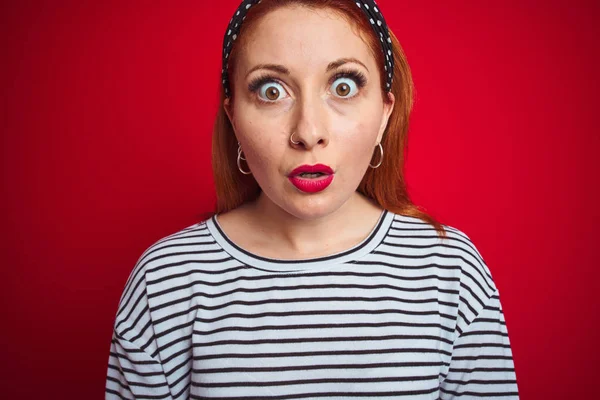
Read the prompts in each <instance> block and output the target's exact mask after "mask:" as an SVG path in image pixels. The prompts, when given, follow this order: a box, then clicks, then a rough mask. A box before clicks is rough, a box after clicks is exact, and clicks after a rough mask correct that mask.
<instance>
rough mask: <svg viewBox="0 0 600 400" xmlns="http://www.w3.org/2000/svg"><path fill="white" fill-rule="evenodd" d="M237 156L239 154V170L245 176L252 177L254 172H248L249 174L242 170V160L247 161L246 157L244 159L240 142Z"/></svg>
mask: <svg viewBox="0 0 600 400" xmlns="http://www.w3.org/2000/svg"><path fill="white" fill-rule="evenodd" d="M237 154H238V155H237V166H238V169H239V170H240V172H241V173H242V174H244V175H250V174H251V173H252V171H248V172H246V171H244V170H243V169H242V166H241V163H240V159H242V160H244V161H246V159H245V158H244V157H242V145H241V144H240V142H238V151H237Z"/></svg>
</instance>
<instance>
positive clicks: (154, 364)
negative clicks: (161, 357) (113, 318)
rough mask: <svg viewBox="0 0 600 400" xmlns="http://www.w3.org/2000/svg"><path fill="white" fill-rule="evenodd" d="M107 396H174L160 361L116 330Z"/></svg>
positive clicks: (168, 397)
mask: <svg viewBox="0 0 600 400" xmlns="http://www.w3.org/2000/svg"><path fill="white" fill-rule="evenodd" d="M105 399H107V400H108V399H136V400H137V399H172V397H171V392H170V390H169V386H168V383H167V379H166V377H165V373H164V371H163V368H162V366H161V364H160V363H159V362H158V361H157V360H156V359H154V358H152V357H151V356H150V355H149V354H148V353H146V352H145V351H144V350H142V349H140V348H139V347H138V346H137V345H135V344H134V343H132V342H131V341H129V340H127V339H125V338H123V337H120V336H119V335H118V334H117V333H116V332H115V331H113V337H112V341H111V345H110V356H109V361H108V372H107V377H106V396H105Z"/></svg>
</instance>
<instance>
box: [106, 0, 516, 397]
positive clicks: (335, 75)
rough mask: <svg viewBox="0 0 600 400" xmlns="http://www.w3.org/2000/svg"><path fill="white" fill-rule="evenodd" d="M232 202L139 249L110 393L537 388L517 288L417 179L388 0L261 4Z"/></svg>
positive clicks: (237, 79) (353, 393) (223, 146)
mask: <svg viewBox="0 0 600 400" xmlns="http://www.w3.org/2000/svg"><path fill="white" fill-rule="evenodd" d="M222 72H223V76H222V86H223V88H222V89H223V91H222V97H221V100H222V102H223V103H222V104H223V108H222V110H221V112H220V113H219V115H218V117H217V121H216V124H215V130H214V137H213V155H214V157H213V167H214V172H215V183H216V189H217V197H218V204H217V210H216V212H215V213H214V214H213V215H212V216H210V217H209V218H207V219H205V220H203V221H202V222H199V223H197V224H194V225H192V226H189V227H187V228H185V229H183V230H181V231H179V232H177V233H174V234H172V235H170V236H168V237H165V238H163V239H161V240H159V241H157V242H156V243H155V244H153V245H152V246H150V247H149V248H148V249H147V250H146V251H145V252H144V254H143V255H142V256H141V257H140V259H139V260H138V263H137V265H136V266H135V268H134V270H133V271H132V273H131V276H130V278H129V280H128V282H127V284H126V286H125V289H124V292H123V295H122V297H121V301H120V304H119V310H118V313H117V317H116V321H115V329H114V334H113V340H112V343H111V354H110V358H109V368H108V377H107V382H106V398H136V399H138V398H140V399H141V398H145V399H148V398H153V399H183V398H198V399H199V398H218V399H233V398H244V399H246V398H247V399H300V398H309V399H320V398H323V399H325V398H327V399H332V398H338V399H342V398H354V397H362V398H374V397H377V398H398V397H405V398H410V399H437V398H443V399H448V398H454V397H462V398H470V397H498V398H503V399H506V398H518V393H517V384H516V377H515V372H514V365H513V360H512V353H511V348H510V343H509V339H508V334H507V329H506V324H505V321H504V316H503V313H502V307H501V304H500V299H499V293H498V289H497V288H496V286H495V284H494V281H493V279H492V276H491V274H490V271H489V269H488V267H487V266H486V264H485V262H484V260H483V259H482V257H481V255H480V254H479V252H478V251H477V249H476V247H475V246H474V245H473V243H472V242H471V241H470V240H469V238H468V237H467V236H466V235H465V234H464V233H463V232H461V231H460V230H458V229H456V228H453V227H450V226H447V225H442V224H440V223H439V222H437V221H435V220H434V219H433V218H432V217H430V216H429V215H427V214H425V213H424V212H423V211H421V210H419V209H418V208H417V207H416V206H415V205H413V204H412V203H411V202H410V200H409V196H408V194H407V191H406V187H405V184H404V179H403V168H402V166H403V152H404V149H405V145H406V134H407V129H408V119H409V114H410V110H411V106H412V100H411V96H412V81H411V75H410V70H409V67H408V65H407V63H406V59H405V57H404V54H403V52H402V49H401V47H400V44H399V43H398V41H397V39H396V38H395V36H394V35H393V34H392V33H391V32H389V31H388V29H387V25H386V23H385V20H384V18H383V15H382V14H381V11H380V10H379V9H378V8H377V5H376V3H375V2H374V1H371V0H369V1H348V0H334V1H327V2H324V1H322V0H311V1H309V0H293V1H292V0H279V1H276V0H262V1H248V0H246V1H244V2H243V3H242V4H241V5H240V7H239V8H238V10H237V11H236V12H235V14H234V17H233V18H232V19H231V21H230V24H229V27H228V29H227V31H226V34H225V39H224V47H223V71H222Z"/></svg>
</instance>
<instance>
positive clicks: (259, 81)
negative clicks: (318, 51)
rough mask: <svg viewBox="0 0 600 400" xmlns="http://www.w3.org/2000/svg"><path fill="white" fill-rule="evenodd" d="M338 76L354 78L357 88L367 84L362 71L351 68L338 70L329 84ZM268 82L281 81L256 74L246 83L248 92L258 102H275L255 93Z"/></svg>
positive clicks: (269, 76)
mask: <svg viewBox="0 0 600 400" xmlns="http://www.w3.org/2000/svg"><path fill="white" fill-rule="evenodd" d="M340 78H350V79H352V80H354V82H355V83H356V85H357V86H358V89H362V88H363V87H364V86H365V85H366V84H367V77H366V76H365V74H363V73H362V72H360V71H355V70H352V69H343V70H341V71H338V72H337V73H336V74H335V75H334V76H332V77H331V79H330V80H329V85H331V84H333V82H335V81H336V80H338V79H340ZM269 82H277V83H279V84H281V81H280V80H279V79H277V78H276V77H275V76H273V75H270V74H268V73H267V74H266V75H262V76H258V77H257V78H255V79H254V80H252V81H251V82H250V84H249V85H248V90H249V91H250V92H252V93H254V94H256V98H257V99H258V101H259V102H260V103H264V104H273V103H275V102H274V101H266V100H263V99H261V98H260V97H259V96H258V93H257V92H258V89H260V88H261V86H262V85H264V84H265V83H269ZM356 96H358V95H354V96H352V97H348V98H343V97H341V98H340V99H342V100H344V101H349V100H352V99H354V98H355V97H356Z"/></svg>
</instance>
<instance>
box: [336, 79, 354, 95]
mask: <svg viewBox="0 0 600 400" xmlns="http://www.w3.org/2000/svg"><path fill="white" fill-rule="evenodd" d="M331 92H332V93H333V94H335V95H336V96H339V97H344V98H350V97H354V96H356V93H358V86H357V85H356V82H354V81H353V80H352V79H349V78H340V79H336V81H335V82H334V83H333V85H331Z"/></svg>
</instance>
